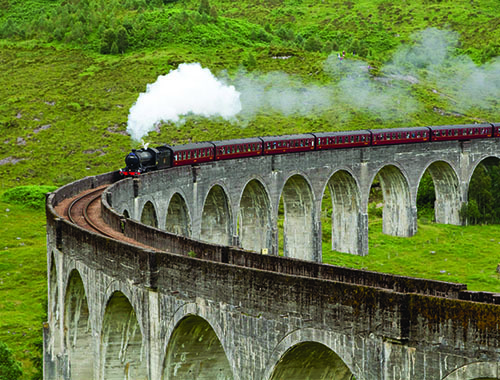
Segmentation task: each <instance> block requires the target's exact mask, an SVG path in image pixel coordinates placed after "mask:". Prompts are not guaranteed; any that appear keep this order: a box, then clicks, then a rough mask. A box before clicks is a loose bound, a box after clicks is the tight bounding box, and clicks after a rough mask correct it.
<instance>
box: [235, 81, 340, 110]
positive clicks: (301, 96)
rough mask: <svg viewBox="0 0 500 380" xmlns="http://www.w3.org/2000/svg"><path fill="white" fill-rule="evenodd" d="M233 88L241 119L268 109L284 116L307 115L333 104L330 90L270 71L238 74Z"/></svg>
mask: <svg viewBox="0 0 500 380" xmlns="http://www.w3.org/2000/svg"><path fill="white" fill-rule="evenodd" d="M235 86H236V88H237V89H238V91H240V92H241V98H240V99H241V103H242V111H241V113H240V115H239V117H240V118H242V119H249V118H252V117H254V116H255V114H256V113H258V112H260V111H263V110H269V111H275V112H279V113H282V114H283V115H291V114H300V115H308V114H311V113H313V112H318V111H324V110H326V109H328V108H329V107H330V106H331V104H332V99H331V90H330V89H328V88H327V87H324V86H318V85H313V84H305V83H303V81H302V80H300V79H298V78H296V77H293V76H291V75H288V74H285V73H280V72H271V73H268V74H258V73H257V74H254V73H246V72H240V73H239V74H238V75H237V78H236V79H235Z"/></svg>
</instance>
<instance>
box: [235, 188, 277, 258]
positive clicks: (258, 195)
mask: <svg viewBox="0 0 500 380" xmlns="http://www.w3.org/2000/svg"><path fill="white" fill-rule="evenodd" d="M239 210H240V211H239V215H238V218H239V231H238V234H239V236H240V242H241V247H242V248H243V249H247V250H250V251H254V252H262V249H264V248H267V249H269V250H270V248H271V246H272V233H271V232H272V231H271V230H272V229H271V223H272V222H271V202H270V199H269V195H268V193H267V191H266V189H265V187H264V185H263V184H262V183H261V182H260V181H259V180H257V179H252V180H251V181H249V182H248V183H247V184H246V186H245V188H244V189H243V193H242V195H241V199H240V208H239Z"/></svg>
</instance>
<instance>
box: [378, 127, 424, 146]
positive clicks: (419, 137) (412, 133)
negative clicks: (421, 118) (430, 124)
mask: <svg viewBox="0 0 500 380" xmlns="http://www.w3.org/2000/svg"><path fill="white" fill-rule="evenodd" d="M429 135H430V131H429V128H427V127H414V128H394V129H374V130H372V145H391V144H408V143H420V142H426V141H429V138H430V136H429Z"/></svg>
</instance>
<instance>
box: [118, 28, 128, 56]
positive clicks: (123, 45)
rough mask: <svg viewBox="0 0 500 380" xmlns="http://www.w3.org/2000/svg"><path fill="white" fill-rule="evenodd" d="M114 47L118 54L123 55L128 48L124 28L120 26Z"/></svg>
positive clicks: (126, 34) (126, 33)
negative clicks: (115, 46) (116, 48)
mask: <svg viewBox="0 0 500 380" xmlns="http://www.w3.org/2000/svg"><path fill="white" fill-rule="evenodd" d="M116 45H117V47H118V51H119V52H120V53H125V51H126V50H127V48H128V32H127V29H125V27H124V26H120V27H119V28H118V31H117V32H116Z"/></svg>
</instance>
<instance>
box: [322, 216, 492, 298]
mask: <svg viewBox="0 0 500 380" xmlns="http://www.w3.org/2000/svg"><path fill="white" fill-rule="evenodd" d="M329 228H331V224H329V223H328V222H327V223H325V225H324V226H323V234H324V236H329V234H330V232H329ZM368 239H369V254H368V256H363V257H362V256H355V255H350V254H346V253H339V252H335V251H332V250H331V243H330V242H329V241H326V242H325V241H324V242H323V261H324V262H325V263H328V264H334V265H340V266H347V267H352V268H364V269H368V270H372V271H376V272H385V273H393V274H398V275H403V276H411V277H419V278H428V279H433V280H439V281H448V282H457V283H464V284H467V287H468V289H469V290H476V291H489V292H500V274H499V273H498V272H497V271H496V270H497V265H498V264H500V225H492V226H466V227H463V226H451V225H442V224H434V223H430V222H424V221H421V220H420V221H419V223H418V232H417V234H416V235H415V236H413V237H410V238H402V237H394V236H388V235H384V234H382V219H381V218H375V217H371V218H370V225H369V238H368Z"/></svg>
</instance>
